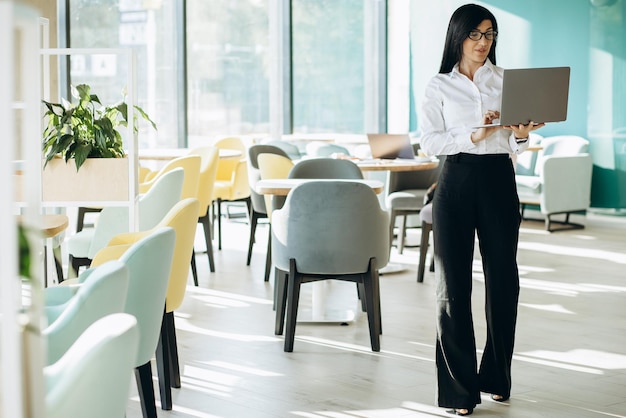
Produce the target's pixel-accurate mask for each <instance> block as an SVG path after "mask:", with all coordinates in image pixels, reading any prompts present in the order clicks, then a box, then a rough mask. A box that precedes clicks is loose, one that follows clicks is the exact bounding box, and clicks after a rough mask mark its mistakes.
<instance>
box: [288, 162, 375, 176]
mask: <svg viewBox="0 0 626 418" xmlns="http://www.w3.org/2000/svg"><path fill="white" fill-rule="evenodd" d="M289 178H290V179H355V180H356V179H362V178H363V173H362V172H361V169H360V168H359V166H357V165H356V164H355V163H353V162H352V161H350V160H339V159H336V158H311V159H308V160H302V161H299V162H298V163H297V164H296V165H294V166H293V168H292V169H291V171H290V172H289Z"/></svg>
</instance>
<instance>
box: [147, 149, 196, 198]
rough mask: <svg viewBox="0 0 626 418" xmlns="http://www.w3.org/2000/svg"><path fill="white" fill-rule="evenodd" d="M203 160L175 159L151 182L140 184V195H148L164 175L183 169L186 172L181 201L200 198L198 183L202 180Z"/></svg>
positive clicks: (193, 156) (185, 157) (190, 156)
mask: <svg viewBox="0 0 626 418" xmlns="http://www.w3.org/2000/svg"><path fill="white" fill-rule="evenodd" d="M200 165H201V158H200V156H199V155H186V156H184V157H178V158H174V159H173V160H170V161H168V162H167V164H165V165H164V166H163V167H162V168H161V169H160V170H159V171H158V172H157V173H156V174H155V175H154V176H152V177H151V178H150V180H148V181H145V182H143V183H140V184H139V193H146V192H147V191H148V190H150V188H151V187H152V185H154V183H155V182H156V181H157V179H158V178H159V177H161V176H162V175H163V174H165V173H167V172H168V171H171V170H173V169H175V168H178V167H182V168H183V170H184V171H185V179H184V180H183V191H182V193H181V195H180V198H181V199H188V198H194V199H195V198H196V197H197V196H198V182H199V179H200Z"/></svg>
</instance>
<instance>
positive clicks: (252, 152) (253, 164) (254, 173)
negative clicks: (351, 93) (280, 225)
mask: <svg viewBox="0 0 626 418" xmlns="http://www.w3.org/2000/svg"><path fill="white" fill-rule="evenodd" d="M260 154H276V155H281V156H283V157H285V158H289V156H288V155H287V153H286V152H285V151H283V149H282V148H278V147H276V146H274V145H266V144H258V145H252V146H251V147H250V148H248V183H250V198H251V201H252V210H251V211H250V240H249V242H248V258H247V259H246V266H249V265H250V259H251V258H252V246H253V245H254V235H255V232H256V227H257V224H258V222H259V219H263V218H267V208H266V207H265V196H263V195H262V194H260V193H258V192H257V191H256V189H255V186H256V183H257V182H258V181H259V180H261V170H260V169H259V162H258V158H257V157H258V156H259V155H260ZM270 228H271V227H270ZM270 228H268V229H270ZM271 235H272V233H271V231H269V237H268V240H267V255H266V259H265V281H266V282H267V281H269V277H270V269H271V265H272V260H271V253H270V251H271V250H270V245H271V244H270V243H271Z"/></svg>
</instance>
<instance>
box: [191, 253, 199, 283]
mask: <svg viewBox="0 0 626 418" xmlns="http://www.w3.org/2000/svg"><path fill="white" fill-rule="evenodd" d="M191 274H192V275H193V284H194V285H195V286H196V287H198V269H197V268H196V253H195V252H194V251H193V250H192V251H191Z"/></svg>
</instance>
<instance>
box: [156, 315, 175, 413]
mask: <svg viewBox="0 0 626 418" xmlns="http://www.w3.org/2000/svg"><path fill="white" fill-rule="evenodd" d="M165 316H166V314H165V312H164V313H163V320H162V321H161V332H160V334H159V342H158V344H157V350H156V364H157V372H158V375H159V393H160V394H161V409H163V410H165V411H170V410H171V409H172V383H171V377H172V375H171V372H170V366H169V358H170V353H169V342H168V340H167V337H168V333H167V329H166V327H167V324H166V323H165Z"/></svg>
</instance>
